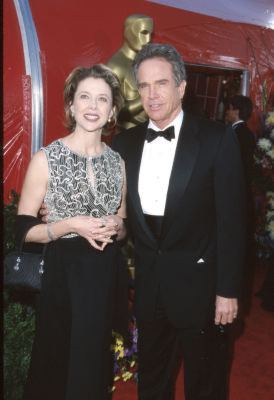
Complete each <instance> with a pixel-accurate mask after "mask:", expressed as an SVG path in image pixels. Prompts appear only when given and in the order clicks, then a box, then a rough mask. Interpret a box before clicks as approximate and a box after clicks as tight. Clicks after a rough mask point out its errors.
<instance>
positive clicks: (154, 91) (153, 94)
mask: <svg viewBox="0 0 274 400" xmlns="http://www.w3.org/2000/svg"><path fill="white" fill-rule="evenodd" d="M148 95H149V97H150V98H152V99H154V98H155V97H157V96H158V92H157V88H156V87H155V86H150V87H149V94H148Z"/></svg>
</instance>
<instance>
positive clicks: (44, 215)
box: [38, 202, 49, 223]
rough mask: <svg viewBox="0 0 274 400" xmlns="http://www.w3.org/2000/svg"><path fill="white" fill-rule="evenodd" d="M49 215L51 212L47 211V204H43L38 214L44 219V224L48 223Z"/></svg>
mask: <svg viewBox="0 0 274 400" xmlns="http://www.w3.org/2000/svg"><path fill="white" fill-rule="evenodd" d="M48 213H49V210H48V209H47V206H46V203H44V202H43V203H42V205H41V208H40V210H39V212H38V214H39V215H40V216H41V217H42V221H43V222H46V223H47V222H48Z"/></svg>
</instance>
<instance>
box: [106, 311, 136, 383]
mask: <svg viewBox="0 0 274 400" xmlns="http://www.w3.org/2000/svg"><path fill="white" fill-rule="evenodd" d="M113 338H114V344H113V346H112V351H113V354H114V382H117V381H118V380H120V379H122V380H123V382H126V381H127V380H129V379H133V378H135V379H136V378H137V372H136V361H137V328H136V322H135V319H134V318H132V319H131V321H130V325H129V341H128V344H126V343H125V341H124V339H123V337H122V336H121V335H119V334H118V333H116V332H113ZM114 389H115V386H114V387H113V390H114Z"/></svg>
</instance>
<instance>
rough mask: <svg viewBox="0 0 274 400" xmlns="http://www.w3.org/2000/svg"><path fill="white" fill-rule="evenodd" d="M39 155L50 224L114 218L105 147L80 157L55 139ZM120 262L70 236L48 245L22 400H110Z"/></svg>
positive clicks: (113, 186) (115, 197) (117, 182)
mask: <svg viewBox="0 0 274 400" xmlns="http://www.w3.org/2000/svg"><path fill="white" fill-rule="evenodd" d="M43 151H44V152H45V154H46V157H47V160H48V167H49V182H48V188H47V193H46V196H45V202H46V204H47V207H48V209H49V222H54V221H58V220H61V219H64V218H69V217H73V216H75V215H90V216H93V217H102V216H104V215H111V214H115V213H116V212H117V209H118V208H119V206H120V203H121V196H122V186H123V173H122V166H121V157H120V156H119V155H118V153H116V152H114V151H113V150H111V149H110V148H109V147H108V146H107V145H105V148H104V151H103V152H102V153H101V154H100V155H99V156H96V157H85V156H82V155H80V154H77V153H75V152H73V151H71V150H70V149H69V148H68V147H67V146H65V145H64V144H63V143H62V141H61V140H56V141H55V142H53V143H52V144H50V145H49V146H47V147H45V148H43ZM121 257H122V256H121V251H120V247H119V245H118V243H117V242H115V241H114V242H113V243H112V244H110V245H107V246H106V248H105V249H104V251H103V252H100V251H98V250H96V249H94V248H93V247H92V246H91V245H90V244H89V243H88V241H87V240H86V239H84V238H82V237H80V236H78V235H77V234H75V233H71V234H68V235H66V236H64V237H62V238H59V239H58V240H56V241H52V242H50V243H49V245H48V248H47V253H46V257H45V272H44V275H43V281H42V290H41V295H40V307H39V308H40V309H39V312H38V316H37V330H36V337H35V340H34V345H33V354H32V361H31V366H30V373H29V377H28V382H27V385H26V391H25V399H26V400H46V399H47V400H106V399H108V398H109V395H108V391H109V390H108V387H109V384H110V375H111V368H112V366H111V355H110V344H111V331H112V328H113V314H114V308H115V305H116V297H115V295H116V293H117V287H116V285H117V274H118V269H119V268H121ZM124 271H126V269H124Z"/></svg>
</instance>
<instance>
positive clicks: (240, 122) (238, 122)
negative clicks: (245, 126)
mask: <svg viewBox="0 0 274 400" xmlns="http://www.w3.org/2000/svg"><path fill="white" fill-rule="evenodd" d="M242 123H244V121H243V120H242V119H239V120H238V121H236V122H234V123H233V124H232V128H234V127H235V126H236V125H238V124H242Z"/></svg>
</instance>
